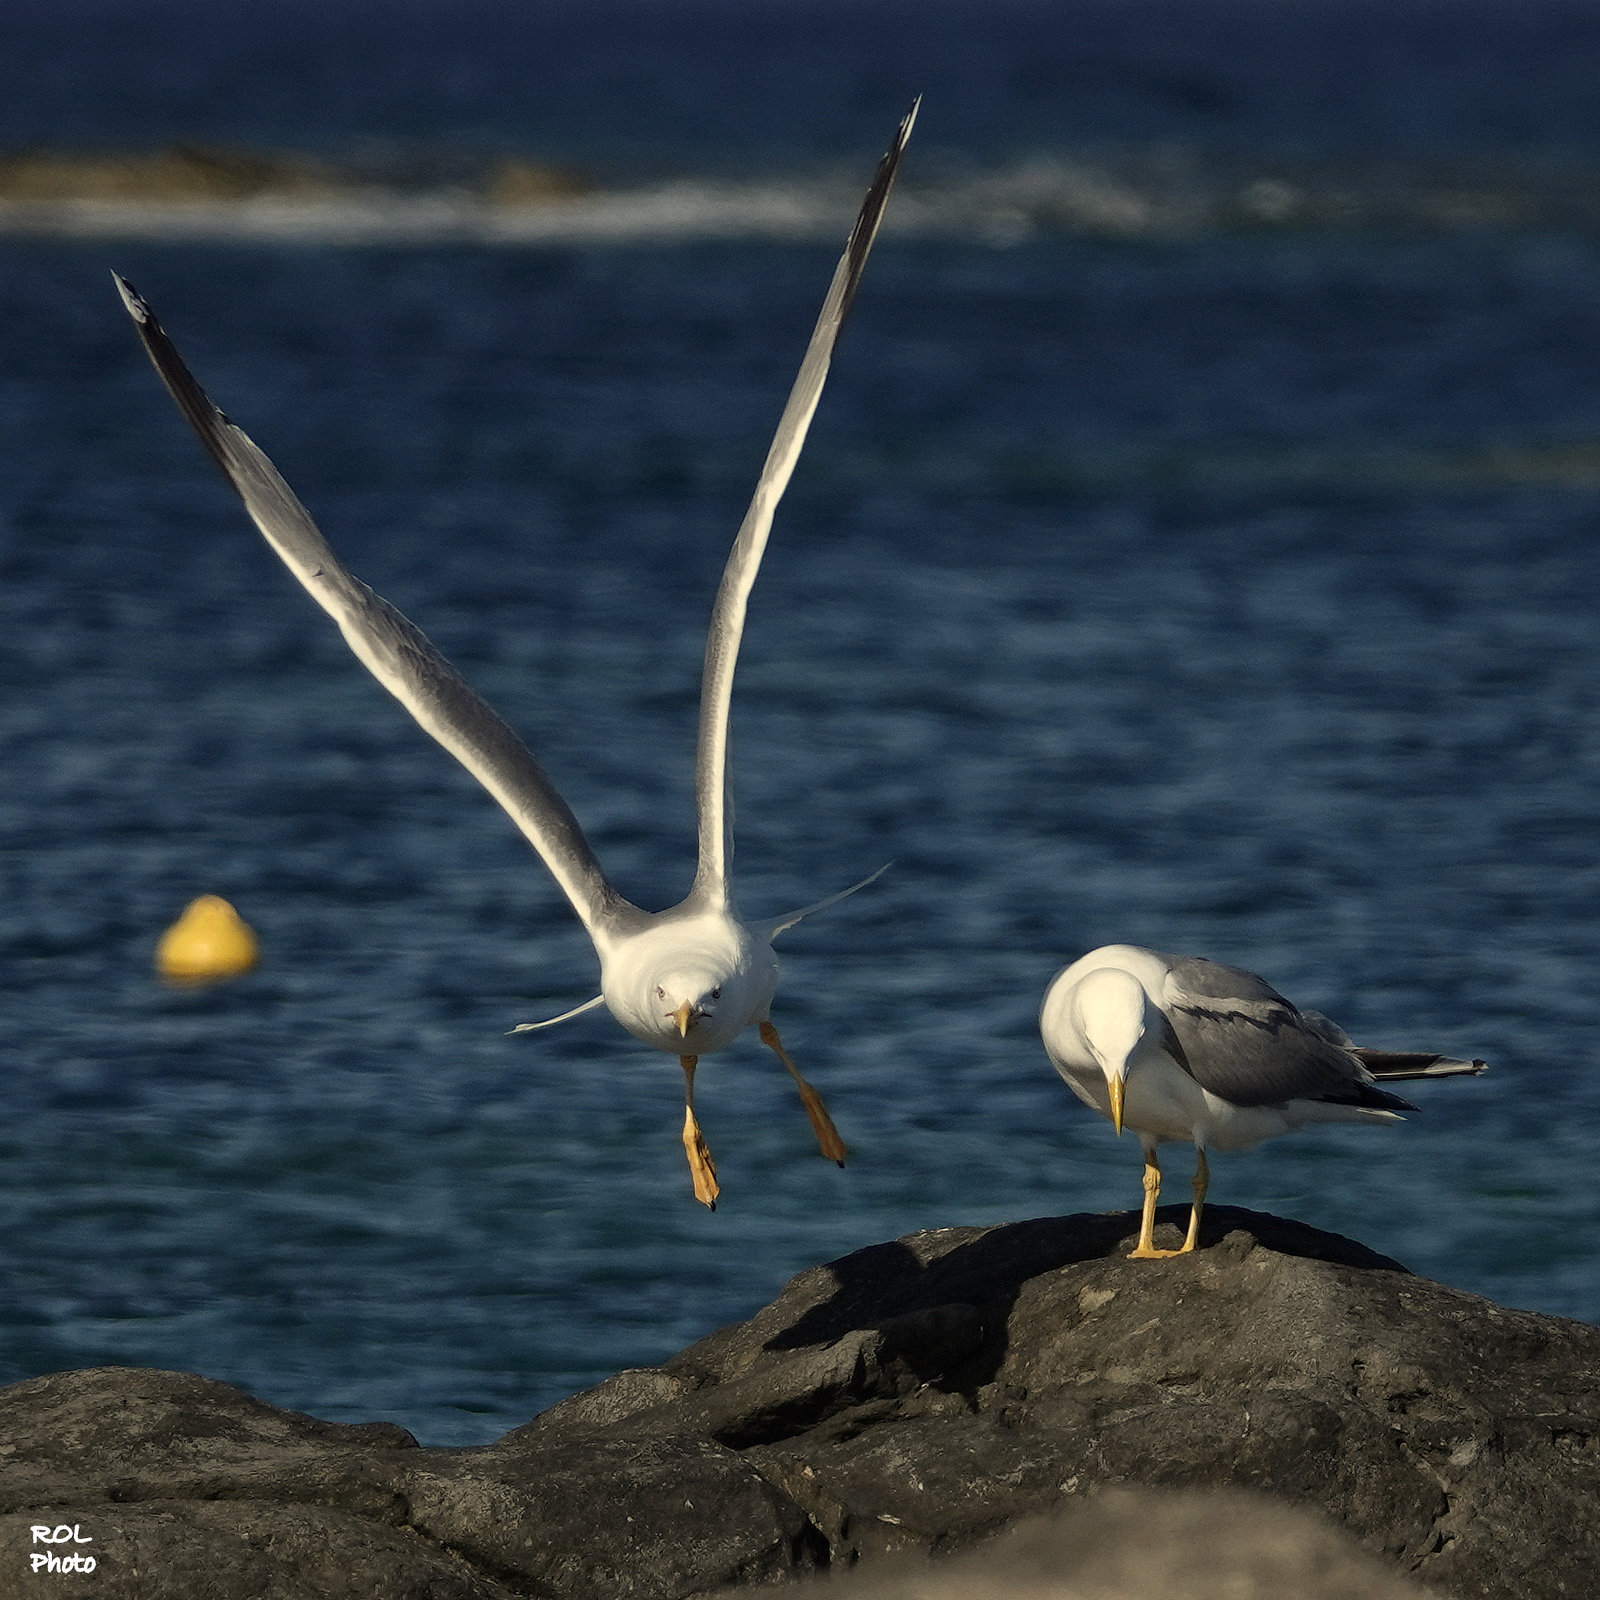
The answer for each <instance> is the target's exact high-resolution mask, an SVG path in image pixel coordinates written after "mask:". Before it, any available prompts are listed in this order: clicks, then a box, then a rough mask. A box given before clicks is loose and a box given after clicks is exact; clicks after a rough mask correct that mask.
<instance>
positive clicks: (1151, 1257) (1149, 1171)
mask: <svg viewBox="0 0 1600 1600" xmlns="http://www.w3.org/2000/svg"><path fill="white" fill-rule="evenodd" d="M1195 1155H1196V1157H1197V1158H1198V1159H1197V1162H1196V1165H1195V1169H1194V1206H1193V1208H1192V1209H1191V1210H1190V1212H1189V1234H1188V1237H1187V1238H1186V1239H1185V1240H1184V1241H1183V1243H1182V1244H1181V1245H1179V1246H1178V1248H1177V1249H1176V1250H1157V1249H1156V1241H1155V1231H1156V1196H1157V1195H1159V1194H1160V1193H1161V1166H1160V1163H1159V1162H1158V1161H1157V1160H1156V1153H1155V1151H1154V1150H1146V1151H1145V1153H1144V1215H1143V1216H1142V1217H1141V1218H1140V1220H1139V1242H1138V1244H1136V1245H1135V1246H1134V1247H1133V1249H1131V1250H1130V1251H1129V1252H1128V1259H1129V1260H1130V1261H1164V1260H1166V1258H1167V1257H1168V1256H1184V1255H1188V1253H1189V1252H1190V1251H1191V1250H1193V1249H1194V1247H1195V1246H1196V1245H1197V1244H1198V1243H1199V1242H1200V1212H1201V1210H1202V1208H1203V1207H1204V1205H1205V1198H1206V1188H1207V1186H1208V1185H1209V1184H1210V1182H1211V1168H1210V1167H1209V1166H1208V1165H1207V1164H1206V1153H1205V1151H1204V1150H1202V1149H1200V1148H1199V1147H1198V1146H1196V1148H1195Z"/></svg>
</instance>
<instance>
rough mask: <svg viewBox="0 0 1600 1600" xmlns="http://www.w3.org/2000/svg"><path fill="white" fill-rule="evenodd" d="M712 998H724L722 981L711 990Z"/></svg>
mask: <svg viewBox="0 0 1600 1600" xmlns="http://www.w3.org/2000/svg"><path fill="white" fill-rule="evenodd" d="M711 998H712V999H713V1000H720V999H721V998H722V985H721V984H720V983H719V984H718V985H717V986H716V988H715V989H713V990H712V991H711Z"/></svg>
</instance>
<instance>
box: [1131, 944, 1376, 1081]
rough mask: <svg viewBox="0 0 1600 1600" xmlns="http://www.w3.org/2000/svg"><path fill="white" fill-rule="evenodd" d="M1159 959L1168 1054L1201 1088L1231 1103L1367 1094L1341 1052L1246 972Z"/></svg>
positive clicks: (1195, 960) (1196, 960)
mask: <svg viewBox="0 0 1600 1600" xmlns="http://www.w3.org/2000/svg"><path fill="white" fill-rule="evenodd" d="M1166 959H1167V960H1169V961H1170V962H1171V969H1170V970H1169V972H1168V974H1167V981H1166V987H1165V993H1164V994H1163V996H1162V1001H1161V1009H1162V1010H1163V1011H1164V1012H1165V1013H1166V1017H1167V1023H1168V1027H1169V1029H1170V1032H1171V1036H1172V1043H1173V1044H1175V1045H1176V1046H1177V1048H1176V1049H1175V1050H1173V1051H1172V1054H1173V1056H1174V1058H1175V1059H1176V1060H1177V1061H1178V1062H1179V1064H1180V1065H1182V1066H1183V1067H1184V1068H1185V1069H1186V1070H1187V1071H1188V1073H1189V1075H1190V1076H1191V1077H1192V1078H1193V1079H1194V1080H1195V1082H1196V1083H1198V1084H1199V1085H1200V1087H1201V1088H1202V1089H1207V1090H1209V1091H1210V1092H1211V1093H1212V1094H1216V1095H1220V1096H1221V1097H1222V1098H1223V1099H1224V1100H1227V1101H1228V1102H1230V1104H1233V1105H1236V1106H1269V1105H1282V1104H1283V1103H1284V1102H1285V1101H1287V1100H1339V1101H1354V1102H1355V1103H1357V1104H1361V1103H1364V1102H1367V1101H1368V1100H1369V1099H1370V1098H1371V1093H1370V1091H1369V1090H1367V1085H1366V1082H1365V1075H1364V1073H1363V1072H1362V1069H1361V1067H1360V1065H1359V1064H1358V1063H1357V1061H1356V1060H1355V1058H1354V1057H1353V1056H1352V1055H1351V1054H1350V1053H1349V1051H1348V1050H1346V1049H1344V1048H1342V1047H1341V1046H1340V1045H1338V1044H1336V1043H1334V1042H1333V1040H1331V1039H1330V1038H1328V1037H1327V1035H1326V1034H1325V1033H1324V1032H1323V1031H1322V1029H1320V1028H1318V1027H1316V1026H1315V1025H1314V1024H1312V1023H1310V1022H1308V1021H1307V1019H1306V1017H1305V1016H1304V1015H1302V1013H1301V1012H1300V1010H1299V1009H1298V1007H1296V1006H1295V1005H1294V1003H1293V1002H1292V1001H1290V1000H1287V999H1285V998H1284V997H1283V996H1282V995H1281V994H1279V993H1278V991H1277V990H1276V989H1274V988H1272V986H1271V985H1270V984H1268V983H1265V982H1264V981H1263V980H1262V979H1260V978H1258V977H1257V976H1256V975H1255V974H1254V973H1253V972H1245V971H1242V970H1241V969H1240V968H1238V967H1229V966H1224V965H1223V964H1222V963H1221V962H1219V961H1207V960H1205V959H1204V958H1203V957H1201V956H1170V957H1167V958H1166ZM1319 1020H1320V1019H1319ZM1364 1091H1365V1092H1364Z"/></svg>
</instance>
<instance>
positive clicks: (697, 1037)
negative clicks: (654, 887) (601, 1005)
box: [601, 918, 778, 1056]
mask: <svg viewBox="0 0 1600 1600" xmlns="http://www.w3.org/2000/svg"><path fill="white" fill-rule="evenodd" d="M777 981H778V963H777V960H776V958H775V957H774V956H773V954H772V950H771V947H770V946H769V945H767V944H765V943H764V942H762V941H758V940H756V939H755V938H753V937H752V936H751V935H750V933H749V932H748V930H746V929H745V928H743V927H741V926H740V925H739V924H738V923H736V922H734V921H733V920H732V919H731V918H727V919H722V918H719V919H717V920H716V921H715V922H708V924H707V925H706V926H704V927H701V926H698V925H696V923H694V922H675V921H670V920H665V919H663V920H662V921H661V922H659V923H657V924H656V925H655V926H654V927H652V928H651V929H649V930H648V931H647V932H644V933H641V934H639V935H638V936H636V937H635V938H633V939H630V940H628V941H627V942H626V943H624V944H623V945H622V946H620V948H618V949H616V950H615V951H613V952H612V953H611V954H610V956H609V958H608V959H606V960H604V961H603V962H602V973H601V982H602V988H603V992H604V994H605V1000H606V1005H607V1006H608V1007H610V1010H611V1014H612V1015H613V1016H614V1017H615V1018H616V1019H617V1021H618V1022H620V1023H621V1024H622V1025H623V1027H625V1028H626V1029H627V1030H628V1032H629V1033H631V1034H633V1036H634V1037H635V1038H637V1039H642V1040H643V1041H644V1042H645V1043H646V1044H651V1045H654V1046H655V1047H656V1049H658V1050H668V1051H671V1052H672V1053H673V1054H675V1055H685V1056H698V1055H706V1054H708V1053H709V1052H710V1051H713V1050H720V1049H722V1048H723V1046H724V1045H727V1044H731V1043H732V1042H733V1040H734V1039H735V1038H736V1037H737V1036H738V1035H739V1034H740V1033H741V1032H742V1031H743V1030H744V1029H745V1028H746V1027H748V1026H749V1025H750V1023H752V1022H756V1021H759V1020H761V1019H762V1018H763V1017H765V1016H766V1013H767V1006H768V1005H769V1004H770V1003H771V1000H772V993H773V990H774V989H775V988H776V987H777Z"/></svg>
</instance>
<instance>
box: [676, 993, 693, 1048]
mask: <svg viewBox="0 0 1600 1600" xmlns="http://www.w3.org/2000/svg"><path fill="white" fill-rule="evenodd" d="M672 1020H673V1021H674V1022H676V1023H677V1024H678V1037H679V1038H680V1039H684V1038H687V1037H688V1034H689V1028H690V1025H691V1024H692V1023H693V1022H694V1007H693V1006H692V1005H690V1004H689V1002H688V1001H687V1000H685V1001H684V1002H683V1004H682V1005H681V1006H679V1007H678V1009H677V1010H676V1011H674V1012H673V1013H672Z"/></svg>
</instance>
